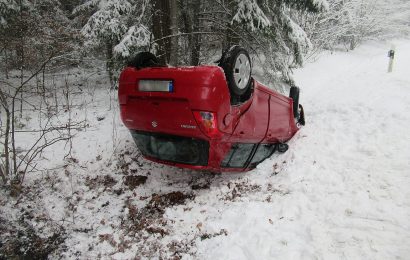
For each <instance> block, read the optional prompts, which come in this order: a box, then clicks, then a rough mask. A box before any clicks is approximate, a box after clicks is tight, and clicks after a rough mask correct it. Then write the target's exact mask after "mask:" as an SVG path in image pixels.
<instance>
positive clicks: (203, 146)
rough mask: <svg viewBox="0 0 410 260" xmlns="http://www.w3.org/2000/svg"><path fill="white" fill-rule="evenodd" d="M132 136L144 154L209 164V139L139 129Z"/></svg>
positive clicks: (187, 162)
mask: <svg viewBox="0 0 410 260" xmlns="http://www.w3.org/2000/svg"><path fill="white" fill-rule="evenodd" d="M132 136H133V138H134V140H135V142H136V144H137V146H138V148H139V149H140V151H141V152H142V154H143V155H146V156H149V157H153V158H156V159H159V160H163V161H170V162H176V163H183V164H191V165H207V164H208V150H209V143H208V142H207V141H204V140H200V139H195V138H189V137H180V136H174V135H163V134H156V133H148V132H139V131H132Z"/></svg>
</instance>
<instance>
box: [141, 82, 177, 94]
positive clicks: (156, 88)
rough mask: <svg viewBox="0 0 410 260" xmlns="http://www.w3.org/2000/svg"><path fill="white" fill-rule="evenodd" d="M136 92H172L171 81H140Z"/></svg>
mask: <svg viewBox="0 0 410 260" xmlns="http://www.w3.org/2000/svg"><path fill="white" fill-rule="evenodd" d="M138 90H139V91H143V92H174V83H173V82H172V80H140V81H139V82H138Z"/></svg>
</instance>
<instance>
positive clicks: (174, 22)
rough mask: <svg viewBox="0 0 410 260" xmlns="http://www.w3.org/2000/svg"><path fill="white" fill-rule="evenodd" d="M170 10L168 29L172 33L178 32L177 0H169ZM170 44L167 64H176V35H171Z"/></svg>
mask: <svg viewBox="0 0 410 260" xmlns="http://www.w3.org/2000/svg"><path fill="white" fill-rule="evenodd" d="M169 7H170V8H169V11H170V30H171V34H172V35H177V34H178V7H177V0H169ZM170 40H171V46H170V50H169V51H170V54H169V64H171V65H173V66H177V65H178V37H176V36H174V37H171V39H170Z"/></svg>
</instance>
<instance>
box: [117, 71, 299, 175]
mask: <svg viewBox="0 0 410 260" xmlns="http://www.w3.org/2000/svg"><path fill="white" fill-rule="evenodd" d="M144 80H151V81H168V82H172V83H169V84H170V86H171V87H170V89H169V90H168V91H141V89H140V88H141V87H140V84H142V83H140V82H142V81H144ZM252 81H253V93H252V95H251V96H250V97H249V99H248V100H247V101H245V102H243V103H242V104H240V105H235V106H232V105H231V103H230V94H229V89H228V86H227V81H226V79H225V75H224V72H223V70H222V69H221V68H220V67H218V66H197V67H177V68H170V67H153V68H144V69H139V70H137V69H136V68H133V67H127V68H125V69H124V70H123V71H122V73H121V75H120V79H119V91H118V94H119V103H120V108H121V118H122V121H123V123H124V125H125V126H126V127H127V128H128V129H130V131H131V133H132V135H133V137H134V139H135V141H136V143H137V146H138V148H139V149H140V150H141V152H142V154H143V156H144V157H145V158H146V159H149V160H152V161H155V162H159V163H163V164H167V165H173V166H177V167H183V168H190V169H198V170H209V171H212V172H225V171H246V170H249V169H252V168H254V167H255V166H256V165H257V164H258V163H259V162H261V161H263V160H264V159H265V158H267V157H268V156H270V155H271V154H272V153H273V151H274V147H275V144H278V143H283V142H285V141H287V140H289V139H290V138H291V137H292V136H293V135H294V134H295V133H296V132H297V131H298V129H299V127H298V125H297V124H296V123H295V119H294V116H293V106H292V104H293V100H292V99H291V98H288V97H286V96H284V95H282V94H280V93H277V92H276V91H273V90H271V89H269V88H267V87H265V86H264V85H262V84H261V83H259V82H257V81H256V80H254V79H252ZM181 147H182V148H181ZM238 147H239V148H238ZM260 150H264V151H262V152H259V151H260ZM181 154H182V155H181ZM195 156H197V157H198V158H196V157H195ZM255 157H257V158H255Z"/></svg>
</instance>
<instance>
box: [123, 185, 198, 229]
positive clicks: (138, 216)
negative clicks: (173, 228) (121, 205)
mask: <svg viewBox="0 0 410 260" xmlns="http://www.w3.org/2000/svg"><path fill="white" fill-rule="evenodd" d="M193 198H194V196H193V195H192V194H184V193H182V192H180V191H175V192H170V193H167V194H162V195H158V194H153V195H152V197H151V200H150V201H149V202H148V203H147V205H146V206H145V207H143V208H141V209H137V208H136V207H135V206H134V205H132V202H131V200H130V199H129V200H127V201H126V207H127V208H128V220H129V222H128V224H130V226H129V229H130V231H132V232H133V233H136V232H139V231H141V230H146V231H147V232H148V233H158V234H161V235H162V236H163V235H166V234H167V233H168V231H167V230H166V229H165V226H166V220H164V219H163V215H164V213H165V209H166V208H168V207H172V206H176V205H181V204H184V203H185V202H186V200H188V199H193Z"/></svg>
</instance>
